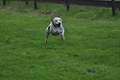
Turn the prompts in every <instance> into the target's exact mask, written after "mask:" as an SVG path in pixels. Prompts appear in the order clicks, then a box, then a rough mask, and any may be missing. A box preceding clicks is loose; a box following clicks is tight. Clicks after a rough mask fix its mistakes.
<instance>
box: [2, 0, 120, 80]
mask: <svg viewBox="0 0 120 80" xmlns="http://www.w3.org/2000/svg"><path fill="white" fill-rule="evenodd" d="M0 3H2V2H1V1H0ZM32 4H33V3H29V5H28V6H26V5H24V3H23V2H9V1H8V2H7V6H2V5H0V80H120V54H119V53H120V11H119V10H117V16H115V17H112V16H111V9H110V8H98V7H86V6H75V5H72V6H71V10H70V11H69V12H67V11H66V9H65V5H59V4H48V3H47V4H44V3H40V4H38V7H39V9H38V10H33V5H32ZM81 9H82V10H83V11H80V10H81ZM58 15H59V16H61V17H62V19H63V26H64V28H65V38H66V40H65V41H62V40H61V39H60V36H56V37H54V36H52V35H50V36H49V42H48V43H47V44H46V43H45V28H46V27H47V26H48V25H49V23H50V20H51V18H52V17H54V16H58Z"/></svg>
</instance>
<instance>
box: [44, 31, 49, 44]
mask: <svg viewBox="0 0 120 80" xmlns="http://www.w3.org/2000/svg"><path fill="white" fill-rule="evenodd" d="M48 36H49V34H48V33H47V32H46V37H45V42H46V43H47V42H48Z"/></svg>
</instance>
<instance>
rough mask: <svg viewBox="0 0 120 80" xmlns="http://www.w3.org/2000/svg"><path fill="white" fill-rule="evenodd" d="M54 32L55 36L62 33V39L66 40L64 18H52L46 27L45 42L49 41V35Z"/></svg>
mask: <svg viewBox="0 0 120 80" xmlns="http://www.w3.org/2000/svg"><path fill="white" fill-rule="evenodd" d="M50 34H52V35H54V36H57V35H61V39H62V40H63V41H64V40H65V37H64V27H63V25H62V18H60V17H59V16H58V17H55V18H52V21H51V22H50V24H49V26H48V27H47V28H46V35H45V42H46V43H47V42H48V36H49V35H50Z"/></svg>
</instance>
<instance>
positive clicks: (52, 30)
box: [51, 28, 63, 35]
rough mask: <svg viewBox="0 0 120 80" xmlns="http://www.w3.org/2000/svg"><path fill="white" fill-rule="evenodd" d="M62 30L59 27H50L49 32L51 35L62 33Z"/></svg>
mask: <svg viewBox="0 0 120 80" xmlns="http://www.w3.org/2000/svg"><path fill="white" fill-rule="evenodd" d="M62 31H63V29H61V28H52V29H51V34H52V35H59V34H61V33H62Z"/></svg>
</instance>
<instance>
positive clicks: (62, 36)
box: [61, 32, 65, 41]
mask: <svg viewBox="0 0 120 80" xmlns="http://www.w3.org/2000/svg"><path fill="white" fill-rule="evenodd" d="M61 39H62V40H63V41H64V40H65V37H64V32H63V33H62V34H61Z"/></svg>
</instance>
